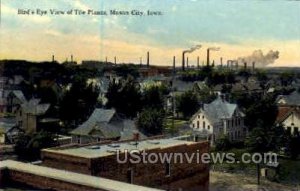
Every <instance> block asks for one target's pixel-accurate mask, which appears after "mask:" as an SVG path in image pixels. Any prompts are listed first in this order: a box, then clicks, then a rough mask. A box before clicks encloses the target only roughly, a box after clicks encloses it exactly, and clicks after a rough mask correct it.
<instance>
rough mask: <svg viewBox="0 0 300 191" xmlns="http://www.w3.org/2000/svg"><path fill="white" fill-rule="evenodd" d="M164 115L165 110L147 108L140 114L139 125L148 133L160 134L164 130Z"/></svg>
mask: <svg viewBox="0 0 300 191" xmlns="http://www.w3.org/2000/svg"><path fill="white" fill-rule="evenodd" d="M164 116H165V113H164V111H163V110H159V109H156V108H146V109H144V110H143V111H142V112H141V113H140V114H139V116H138V118H137V126H138V128H139V129H140V130H141V131H142V132H144V133H145V134H146V135H149V136H153V135H160V134H162V131H163V124H164Z"/></svg>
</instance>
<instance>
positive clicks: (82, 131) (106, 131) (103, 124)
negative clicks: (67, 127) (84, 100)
mask: <svg viewBox="0 0 300 191" xmlns="http://www.w3.org/2000/svg"><path fill="white" fill-rule="evenodd" d="M115 114H116V111H115V110H114V109H95V110H94V111H93V113H92V115H91V116H90V117H89V119H88V120H87V121H85V122H84V123H83V124H81V125H80V126H79V127H77V128H76V129H74V130H73V131H71V132H70V133H71V134H74V135H86V136H88V135H90V136H92V135H91V133H92V132H93V131H94V133H95V134H99V133H102V135H103V136H105V135H116V133H115V127H114V125H116V123H111V124H109V123H110V122H111V120H112V118H113V117H114V115H115ZM100 137H101V136H100Z"/></svg>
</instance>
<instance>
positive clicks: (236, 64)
mask: <svg viewBox="0 0 300 191" xmlns="http://www.w3.org/2000/svg"><path fill="white" fill-rule="evenodd" d="M235 67H236V69H239V61H237V60H236V61H235Z"/></svg>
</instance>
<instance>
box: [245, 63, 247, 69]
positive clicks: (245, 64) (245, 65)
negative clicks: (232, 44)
mask: <svg viewBox="0 0 300 191" xmlns="http://www.w3.org/2000/svg"><path fill="white" fill-rule="evenodd" d="M244 69H245V70H246V69H247V62H244Z"/></svg>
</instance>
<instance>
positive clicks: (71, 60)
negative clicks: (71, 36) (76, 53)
mask: <svg viewBox="0 0 300 191" xmlns="http://www.w3.org/2000/svg"><path fill="white" fill-rule="evenodd" d="M71 63H73V54H72V55H71Z"/></svg>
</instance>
